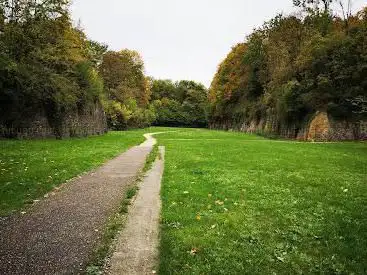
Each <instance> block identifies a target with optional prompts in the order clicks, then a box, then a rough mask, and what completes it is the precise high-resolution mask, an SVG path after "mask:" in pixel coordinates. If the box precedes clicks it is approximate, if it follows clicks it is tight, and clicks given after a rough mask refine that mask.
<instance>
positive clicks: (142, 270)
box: [106, 147, 164, 275]
mask: <svg viewBox="0 0 367 275" xmlns="http://www.w3.org/2000/svg"><path fill="white" fill-rule="evenodd" d="M159 149H160V153H161V158H160V159H158V160H156V161H155V163H154V164H153V167H152V169H151V170H150V171H149V172H148V174H147V176H146V177H145V178H144V180H143V182H142V183H141V185H140V188H139V193H138V195H137V197H136V200H135V201H134V203H133V205H132V207H131V208H130V209H129V215H128V218H127V222H126V226H125V227H124V230H123V231H122V232H121V234H120V236H119V238H118V241H117V245H116V249H115V253H114V254H113V255H112V257H111V259H110V264H109V267H108V268H107V270H106V273H107V274H111V275H121V274H128V275H140V274H152V273H154V270H155V268H157V264H158V243H159V241H158V240H159V217H160V209H161V200H160V187H161V180H162V174H163V168H164V147H160V148H159Z"/></svg>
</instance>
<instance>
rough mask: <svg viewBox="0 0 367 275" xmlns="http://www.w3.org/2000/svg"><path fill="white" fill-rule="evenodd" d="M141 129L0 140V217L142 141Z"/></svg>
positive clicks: (142, 131)
mask: <svg viewBox="0 0 367 275" xmlns="http://www.w3.org/2000/svg"><path fill="white" fill-rule="evenodd" d="M145 131H146V130H134V131H126V132H110V133H108V134H107V135H104V136H95V137H89V138H77V139H68V140H27V141H20V140H0V216H4V215H9V214H10V213H11V212H13V211H15V210H19V209H21V208H22V207H24V205H26V204H30V203H32V202H33V200H35V199H38V198H40V197H42V196H43V195H44V194H46V193H47V192H49V191H51V190H52V189H53V188H54V187H56V186H58V185H60V184H61V183H63V182H65V181H66V180H68V179H71V178H73V177H75V176H77V175H79V174H81V173H83V172H85V171H90V170H92V169H93V168H96V167H98V166H100V165H101V164H103V163H104V162H105V161H107V160H108V159H111V158H113V157H115V156H116V155H118V154H119V153H121V152H123V151H125V150H127V149H128V148H129V147H131V146H133V145H136V144H138V143H140V142H142V141H144V137H143V134H144V133H145Z"/></svg>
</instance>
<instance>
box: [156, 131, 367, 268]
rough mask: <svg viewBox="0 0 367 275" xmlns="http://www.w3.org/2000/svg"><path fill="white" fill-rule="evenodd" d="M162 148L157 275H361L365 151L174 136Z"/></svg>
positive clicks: (365, 252)
mask: <svg viewBox="0 0 367 275" xmlns="http://www.w3.org/2000/svg"><path fill="white" fill-rule="evenodd" d="M157 138H158V140H159V143H160V145H164V146H166V164H165V165H166V166H165V174H164V180H163V187H162V188H163V189H162V200H163V209H162V232H161V248H160V251H161V255H160V274H366V273H367V144H366V143H358V142H348V143H327V144H319V143H300V142H292V141H276V140H268V139H265V138H262V137H257V136H251V135H246V134H242V133H228V132H221V131H208V130H189V129H186V130H182V131H180V132H174V133H166V134H162V135H157Z"/></svg>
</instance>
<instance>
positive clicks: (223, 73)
mask: <svg viewBox="0 0 367 275" xmlns="http://www.w3.org/2000/svg"><path fill="white" fill-rule="evenodd" d="M294 2H295V4H296V5H298V6H302V7H305V8H306V14H303V15H302V16H293V15H291V16H282V15H279V16H277V17H275V18H274V19H272V20H271V21H270V22H267V23H266V24H264V26H263V27H262V28H260V29H257V30H255V31H254V32H253V33H252V34H251V35H250V36H249V37H248V38H247V41H246V43H240V44H238V45H236V46H235V47H233V49H232V51H231V52H230V53H229V55H228V56H227V58H226V59H225V60H224V61H223V62H222V63H221V64H220V66H219V68H218V71H217V74H216V75H215V77H214V80H213V82H212V85H211V88H210V91H209V100H210V103H211V104H210V105H211V109H210V114H211V118H210V119H211V123H213V124H217V125H230V126H236V125H240V124H244V123H245V124H250V123H251V122H256V123H258V122H259V121H260V120H261V119H264V118H266V117H269V116H272V117H275V118H276V119H277V121H278V123H279V124H288V125H295V126H296V127H301V124H302V123H303V122H304V121H305V120H307V118H308V117H309V116H310V115H311V114H313V113H315V111H327V112H328V113H329V114H331V115H332V116H333V117H335V118H337V119H343V120H348V121H358V120H360V119H363V118H365V117H366V115H367V112H366V102H367V47H366V45H367V9H364V10H362V11H360V12H359V13H358V14H357V15H354V16H352V15H351V14H350V13H346V14H345V16H344V17H343V18H340V17H338V16H332V15H331V14H332V12H331V7H332V3H333V2H332V1H326V0H325V1H322V4H323V5H320V7H318V6H317V5H315V3H316V1H294ZM314 2H315V3H314ZM317 3H320V2H319V1H318V2H317ZM230 126H229V127H230Z"/></svg>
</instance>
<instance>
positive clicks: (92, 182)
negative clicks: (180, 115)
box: [0, 134, 155, 274]
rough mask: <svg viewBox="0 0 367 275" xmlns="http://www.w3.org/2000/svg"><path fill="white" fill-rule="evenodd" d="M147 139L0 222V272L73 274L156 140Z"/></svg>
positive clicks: (83, 263)
mask: <svg viewBox="0 0 367 275" xmlns="http://www.w3.org/2000/svg"><path fill="white" fill-rule="evenodd" d="M146 139H147V140H146V141H145V142H144V143H143V144H141V145H140V146H135V147H133V148H131V149H130V150H128V151H127V152H125V153H123V154H121V155H120V156H118V157H117V158H115V159H113V160H111V161H109V162H107V163H106V164H105V165H103V166H102V167H100V168H98V169H97V170H95V171H92V172H90V173H89V174H87V175H85V176H82V177H80V178H77V179H75V180H73V181H71V182H69V183H67V184H65V185H63V186H62V187H61V188H60V190H59V191H58V192H56V193H55V194H54V195H53V196H49V197H48V198H46V199H44V200H42V201H41V202H39V203H37V204H36V205H34V206H33V207H31V209H30V210H29V212H28V213H27V214H25V215H23V216H20V215H19V216H12V217H11V218H9V219H7V220H1V221H0V274H78V273H82V271H83V270H85V267H86V264H87V263H88V261H89V260H90V256H91V253H92V251H93V249H94V248H95V246H96V245H97V244H98V242H99V239H100V237H101V235H102V231H103V229H104V225H105V224H106V222H107V220H108V217H109V216H111V215H112V214H114V213H115V212H116V211H117V209H118V207H119V205H120V202H121V200H122V199H123V196H124V192H125V190H126V188H127V187H128V186H129V185H130V184H131V183H132V182H133V181H134V180H136V177H137V176H138V174H139V172H140V170H141V169H142V167H143V166H144V164H145V159H146V157H147V156H148V154H149V153H150V152H151V150H152V147H153V145H154V144H155V140H154V138H153V137H152V134H148V135H146Z"/></svg>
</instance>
